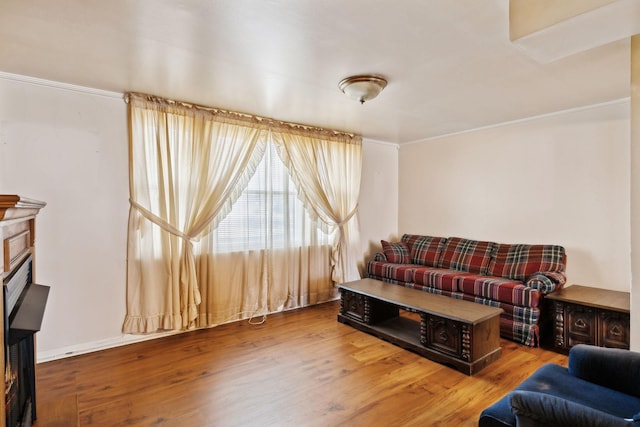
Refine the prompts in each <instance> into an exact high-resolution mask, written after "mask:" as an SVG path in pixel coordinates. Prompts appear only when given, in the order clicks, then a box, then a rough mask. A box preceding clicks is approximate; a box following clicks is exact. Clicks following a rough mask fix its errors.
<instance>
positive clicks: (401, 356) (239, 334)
mask: <svg viewBox="0 0 640 427" xmlns="http://www.w3.org/2000/svg"><path fill="white" fill-rule="evenodd" d="M338 308H339V304H338V303H337V302H331V303H326V304H321V305H318V306H314V307H309V308H305V309H301V310H295V311H289V312H286V313H280V314H275V315H271V316H269V317H268V318H267V321H266V322H265V323H264V324H262V325H251V324H249V323H248V322H247V321H244V322H236V323H232V324H227V325H222V326H218V327H216V328H212V329H207V330H198V331H193V332H188V333H184V334H179V335H174V336H169V337H165V338H161V339H156V340H151V341H146V342H142V343H138V344H132V345H128V346H124V347H118V348H114V349H109V350H104V351H100V352H95V353H90V354H86V355H81V356H75V357H71V358H67V359H61V360H57V361H52V362H47V363H41V364H38V365H37V376H38V379H37V393H38V396H37V398H38V420H37V421H36V423H35V424H34V426H35V427H51V426H62V427H70V426H76V425H79V426H110V427H111V426H179V427H191V426H225V427H226V426H322V427H326V426H475V425H477V421H478V416H479V414H480V412H481V411H482V410H483V409H484V408H485V407H487V406H489V405H490V404H491V403H493V402H494V401H496V400H498V399H499V398H501V397H502V396H503V395H504V394H506V393H507V392H508V391H510V390H511V389H512V388H513V387H514V386H516V385H517V384H518V383H520V382H521V381H522V380H524V379H525V378H526V377H527V376H528V375H530V374H531V373H532V372H533V371H534V370H535V369H537V368H538V367H539V366H541V365H542V364H544V363H547V362H554V363H559V364H562V365H566V360H567V358H566V356H565V355H561V354H557V353H554V352H551V351H547V350H543V349H540V348H528V347H525V346H522V345H519V344H516V343H513V342H511V341H506V340H502V341H501V344H502V347H503V355H502V358H501V359H500V360H498V361H496V362H494V363H493V364H491V365H489V366H488V367H486V368H484V369H483V370H482V371H480V372H479V373H477V374H475V375H474V376H472V377H469V376H467V375H464V374H462V373H460V372H458V371H456V370H454V369H451V368H449V367H447V366H443V365H440V364H437V363H435V362H431V361H429V360H427V359H424V358H422V357H420V356H418V355H416V354H414V353H411V352H409V351H406V350H403V349H401V348H399V347H396V346H394V345H392V344H389V343H387V342H385V341H381V340H379V339H377V338H375V337H373V336H370V335H367V334H365V333H363V332H360V331H357V330H355V329H353V328H351V327H349V326H346V325H343V324H341V323H338V322H337V321H336V315H337V313H338Z"/></svg>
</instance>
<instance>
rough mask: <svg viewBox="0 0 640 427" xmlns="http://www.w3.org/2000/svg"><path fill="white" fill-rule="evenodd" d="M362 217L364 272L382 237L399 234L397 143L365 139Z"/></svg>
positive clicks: (361, 196) (362, 272)
mask: <svg viewBox="0 0 640 427" xmlns="http://www.w3.org/2000/svg"><path fill="white" fill-rule="evenodd" d="M362 151H363V159H362V184H361V188H360V203H359V212H360V215H359V220H360V243H361V249H362V254H363V256H362V262H361V264H360V266H359V267H360V273H361V274H362V275H363V276H364V272H365V268H366V266H365V262H366V261H368V260H369V259H370V258H372V257H373V255H374V254H375V253H376V252H378V251H380V250H381V247H380V240H381V239H385V240H389V239H393V238H394V237H396V236H397V234H398V146H397V145H396V144H389V143H385V142H379V141H372V140H366V139H365V140H364V141H363V149H362Z"/></svg>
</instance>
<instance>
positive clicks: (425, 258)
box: [403, 234, 447, 267]
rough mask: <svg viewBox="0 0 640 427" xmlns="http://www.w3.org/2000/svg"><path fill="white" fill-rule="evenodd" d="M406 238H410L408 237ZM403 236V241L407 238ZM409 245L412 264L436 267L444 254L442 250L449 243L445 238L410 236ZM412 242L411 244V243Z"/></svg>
mask: <svg viewBox="0 0 640 427" xmlns="http://www.w3.org/2000/svg"><path fill="white" fill-rule="evenodd" d="M405 236H409V235H406V234H405ZM405 236H403V240H404V238H405ZM407 240H408V241H407V244H408V245H409V248H410V249H411V263H412V264H418V265H426V266H428V267H435V266H437V265H438V259H439V258H440V254H441V253H442V248H443V247H444V244H445V242H446V241H447V239H446V238H444V237H431V236H415V235H410V237H409V238H408V239H407ZM409 242H410V243H409Z"/></svg>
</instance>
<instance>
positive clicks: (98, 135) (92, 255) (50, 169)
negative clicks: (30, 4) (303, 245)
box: [0, 74, 398, 361]
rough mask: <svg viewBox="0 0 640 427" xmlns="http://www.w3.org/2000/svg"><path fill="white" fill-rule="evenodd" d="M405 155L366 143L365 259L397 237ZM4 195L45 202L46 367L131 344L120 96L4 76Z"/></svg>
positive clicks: (42, 346) (41, 341)
mask: <svg viewBox="0 0 640 427" xmlns="http://www.w3.org/2000/svg"><path fill="white" fill-rule="evenodd" d="M397 159H398V150H397V146H395V145H392V144H386V143H380V142H376V141H364V144H363V176H362V185H361V197H360V211H359V219H360V224H361V238H362V251H363V253H366V252H368V251H369V246H370V242H371V241H376V240H379V239H380V238H386V237H387V236H389V235H391V234H393V233H395V232H396V230H397V212H398V206H397V191H398V184H397V179H398V173H397V165H398V161H397ZM0 193H3V194H19V195H21V196H23V197H28V198H33V199H37V200H42V201H44V202H46V203H47V206H46V207H45V208H44V209H43V210H42V211H41V212H40V215H39V216H38V219H37V224H36V227H37V230H36V240H37V242H36V252H37V253H36V256H37V264H36V276H37V277H36V279H37V282H39V283H42V284H46V285H50V286H51V292H50V295H49V301H48V304H47V309H46V311H45V317H44V320H43V327H42V331H41V332H40V333H39V334H38V338H37V339H38V360H39V361H44V360H49V359H53V358H58V357H62V356H64V355H65V354H67V353H70V354H79V353H83V352H86V351H91V350H97V349H101V348H106V347H110V346H114V345H120V344H124V343H127V342H131V341H136V340H140V339H141V338H140V337H138V336H136V337H133V336H125V335H123V334H122V333H121V327H122V321H123V319H124V315H125V297H126V294H125V286H126V273H125V269H126V237H127V233H126V230H127V215H128V208H129V204H128V195H129V190H128V148H127V122H126V105H125V104H124V102H123V100H122V96H121V95H120V94H115V93H108V92H101V91H94V90H91V89H86V88H78V87H71V86H65V85H61V84H57V83H53V82H44V81H39V80H31V79H27V78H23V77H19V76H11V75H6V74H0Z"/></svg>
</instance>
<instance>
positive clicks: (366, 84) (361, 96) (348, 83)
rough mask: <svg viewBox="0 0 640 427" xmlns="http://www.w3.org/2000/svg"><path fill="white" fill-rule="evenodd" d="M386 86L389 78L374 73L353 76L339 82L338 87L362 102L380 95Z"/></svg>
mask: <svg viewBox="0 0 640 427" xmlns="http://www.w3.org/2000/svg"><path fill="white" fill-rule="evenodd" d="M385 86H387V80H385V79H384V78H383V77H380V76H374V75H359V76H351V77H347V78H346V79H344V80H342V81H341V82H340V83H338V87H339V88H340V90H341V91H342V92H343V93H344V94H345V95H347V96H348V97H349V98H352V99H355V100H356V101H359V102H360V104H364V103H365V101H369V100H370V99H373V98H375V97H376V96H378V94H379V93H380V92H382V89H384V88H385Z"/></svg>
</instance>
